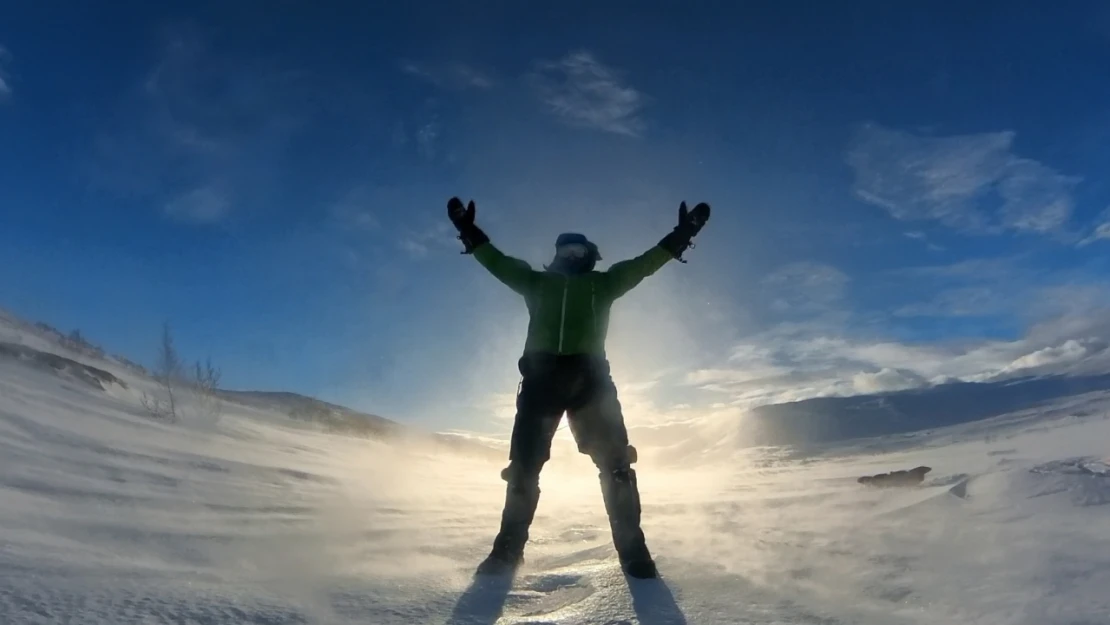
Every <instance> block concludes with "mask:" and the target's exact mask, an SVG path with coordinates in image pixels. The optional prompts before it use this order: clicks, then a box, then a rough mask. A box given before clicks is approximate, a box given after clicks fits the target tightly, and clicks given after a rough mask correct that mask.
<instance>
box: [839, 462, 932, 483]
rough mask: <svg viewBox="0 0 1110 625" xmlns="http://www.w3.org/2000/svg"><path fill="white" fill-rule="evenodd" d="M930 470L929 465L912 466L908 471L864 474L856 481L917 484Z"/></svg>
mask: <svg viewBox="0 0 1110 625" xmlns="http://www.w3.org/2000/svg"><path fill="white" fill-rule="evenodd" d="M932 470H933V469H932V468H931V467H925V466H921V467H914V468H913V469H910V470H909V471H892V472H890V473H879V474H878V475H865V476H863V477H861V478H859V479H858V480H856V481H857V482H859V483H860V484H867V485H868V486H880V487H887V486H917V485H918V484H920V483H921V482H924V481H925V474H926V473H928V472H929V471H932Z"/></svg>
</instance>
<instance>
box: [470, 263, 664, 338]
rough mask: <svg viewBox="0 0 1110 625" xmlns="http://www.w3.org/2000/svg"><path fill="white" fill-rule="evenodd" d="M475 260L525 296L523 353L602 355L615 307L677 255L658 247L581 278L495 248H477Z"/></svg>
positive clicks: (583, 275) (585, 274)
mask: <svg viewBox="0 0 1110 625" xmlns="http://www.w3.org/2000/svg"><path fill="white" fill-rule="evenodd" d="M474 258H476V259H477V260H478V262H479V263H481V264H482V266H483V267H485V268H486V269H487V270H489V272H490V273H491V274H493V276H494V277H495V278H497V279H498V280H500V281H501V282H503V283H505V285H507V286H508V287H509V288H511V289H512V290H514V291H516V292H517V293H519V294H520V295H522V296H523V297H524V301H525V303H526V304H527V305H528V315H529V320H528V338H527V340H526V341H525V345H524V351H525V352H549V353H553V354H594V355H601V356H604V354H605V335H606V334H607V332H608V330H609V308H610V307H611V306H612V305H613V302H614V301H616V299H617V298H619V297H620V296H622V295H624V294H625V293H627V292H628V291H629V290H631V289H632V287H634V286H636V285H637V284H639V283H640V282H641V281H642V280H643V279H644V278H646V277H648V276H650V275H651V274H653V273H655V272H656V271H659V269H660V268H661V267H663V265H665V264H666V263H667V261H669V260H671V259H673V256H671V253H670V252H668V251H667V250H665V249H663V248H661V247H659V246H655V247H653V248H651V249H650V250H648V251H647V252H645V253H643V254H641V255H639V256H637V257H636V258H632V259H629V260H626V261H622V262H619V263H615V264H614V265H613V266H612V267H610V268H609V270H608V271H604V272H599V271H591V272H589V273H584V274H581V275H577V276H567V275H563V274H560V273H555V272H551V271H536V270H535V269H532V268H531V267H530V266H529V265H528V263H526V262H524V261H522V260H520V259H517V258H513V257H511V256H506V255H505V254H504V253H502V252H501V251H500V250H498V249H497V248H496V247H494V245H493V244H492V243H483V244H482V245H479V246H478V247H476V248H475V249H474Z"/></svg>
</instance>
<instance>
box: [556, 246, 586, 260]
mask: <svg viewBox="0 0 1110 625" xmlns="http://www.w3.org/2000/svg"><path fill="white" fill-rule="evenodd" d="M589 255H590V248H589V247H587V246H586V244H585V243H565V244H563V245H560V246H558V247H556V248H555V256H557V257H559V258H567V259H578V258H586V257H587V256H589Z"/></svg>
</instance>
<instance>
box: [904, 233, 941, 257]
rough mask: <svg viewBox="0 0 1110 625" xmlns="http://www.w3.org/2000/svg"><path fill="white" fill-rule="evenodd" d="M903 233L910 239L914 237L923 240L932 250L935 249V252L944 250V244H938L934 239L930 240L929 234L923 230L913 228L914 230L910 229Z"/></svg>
mask: <svg viewBox="0 0 1110 625" xmlns="http://www.w3.org/2000/svg"><path fill="white" fill-rule="evenodd" d="M903 234H904V235H905V236H906V238H908V239H913V240H915V241H921V242H922V243H924V244H925V245H926V246H927V247H928V248H929V249H930V250H933V251H934V252H943V251H944V246H943V245H938V244H936V243H933V242H932V241H930V240H929V237H928V235H926V234H925V233H924V232H921V231H919V230H913V231H910V232H904V233H903Z"/></svg>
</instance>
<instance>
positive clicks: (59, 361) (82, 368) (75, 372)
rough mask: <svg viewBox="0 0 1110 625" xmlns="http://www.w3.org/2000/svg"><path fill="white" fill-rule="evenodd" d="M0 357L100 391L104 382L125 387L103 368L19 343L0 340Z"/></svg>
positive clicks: (125, 385)
mask: <svg viewBox="0 0 1110 625" xmlns="http://www.w3.org/2000/svg"><path fill="white" fill-rule="evenodd" d="M0 357H7V358H11V359H13V360H20V361H23V362H26V363H28V364H30V365H32V366H34V367H38V368H40V369H46V370H52V371H54V372H55V373H57V374H58V375H62V376H67V377H70V378H72V379H74V380H77V381H78V382H81V383H83V384H87V385H89V386H91V387H93V388H95V389H97V390H100V391H103V390H104V385H105V384H117V385H119V386H121V387H123V388H127V384H125V383H124V382H123V380H121V379H119V378H117V377H116V376H114V375H112V374H111V373H108V372H107V371H105V370H103V369H97V368H96V367H90V366H89V365H86V364H83V363H80V362H77V361H76V360H73V359H70V358H66V357H65V356H59V355H57V354H51V353H50V352H43V351H39V350H37V349H35V348H33V347H28V346H26V345H22V344H19V343H5V342H0Z"/></svg>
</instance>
